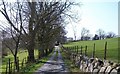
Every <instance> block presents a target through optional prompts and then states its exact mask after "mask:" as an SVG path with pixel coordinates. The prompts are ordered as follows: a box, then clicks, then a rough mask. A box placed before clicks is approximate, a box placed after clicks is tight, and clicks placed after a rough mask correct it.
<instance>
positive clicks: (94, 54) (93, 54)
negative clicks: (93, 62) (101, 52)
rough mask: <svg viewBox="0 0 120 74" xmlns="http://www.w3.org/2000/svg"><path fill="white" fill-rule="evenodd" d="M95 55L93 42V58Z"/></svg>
mask: <svg viewBox="0 0 120 74" xmlns="http://www.w3.org/2000/svg"><path fill="white" fill-rule="evenodd" d="M94 57H95V43H94V46H93V58H94Z"/></svg>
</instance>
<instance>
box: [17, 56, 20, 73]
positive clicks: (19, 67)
mask: <svg viewBox="0 0 120 74" xmlns="http://www.w3.org/2000/svg"><path fill="white" fill-rule="evenodd" d="M17 67H18V68H17V71H18V72H19V68H20V67H19V58H18V57H17Z"/></svg>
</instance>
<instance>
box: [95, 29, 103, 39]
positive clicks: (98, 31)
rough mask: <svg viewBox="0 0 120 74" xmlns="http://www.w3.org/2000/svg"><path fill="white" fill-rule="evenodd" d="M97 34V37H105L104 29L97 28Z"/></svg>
mask: <svg viewBox="0 0 120 74" xmlns="http://www.w3.org/2000/svg"><path fill="white" fill-rule="evenodd" d="M97 34H98V36H99V39H104V38H105V31H103V30H102V29H98V30H97Z"/></svg>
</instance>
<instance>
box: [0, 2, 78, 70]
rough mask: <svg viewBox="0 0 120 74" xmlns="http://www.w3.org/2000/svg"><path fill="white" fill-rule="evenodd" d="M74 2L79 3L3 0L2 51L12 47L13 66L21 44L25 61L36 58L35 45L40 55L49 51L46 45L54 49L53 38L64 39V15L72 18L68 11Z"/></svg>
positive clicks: (31, 60)
mask: <svg viewBox="0 0 120 74" xmlns="http://www.w3.org/2000/svg"><path fill="white" fill-rule="evenodd" d="M74 5H78V4H77V3H74V2H69V1H67V0H65V1H64V2H61V1H54V0H52V1H45V2H42V1H37V0H32V2H30V1H29V0H24V1H23V2H20V1H19V0H17V1H16V2H6V1H4V0H2V4H1V9H0V13H1V14H2V15H3V16H4V17H5V19H6V21H7V23H4V24H5V25H6V26H7V27H2V42H3V51H4V50H5V49H6V48H8V49H9V50H10V51H11V53H12V54H13V56H14V61H15V64H16V68H17V66H18V65H17V63H18V62H17V54H18V51H19V49H20V48H24V49H27V51H28V62H35V57H34V49H35V48H37V49H38V50H39V57H43V56H45V55H47V54H48V49H49V50H52V49H53V47H54V43H55V41H57V40H59V41H64V37H65V34H66V31H65V23H66V21H65V19H66V18H68V17H69V18H71V19H74V17H73V16H72V17H71V15H70V14H69V13H68V12H69V11H70V8H71V7H72V6H74ZM72 15H73V14H72ZM67 22H68V21H67ZM62 39H63V40H62Z"/></svg>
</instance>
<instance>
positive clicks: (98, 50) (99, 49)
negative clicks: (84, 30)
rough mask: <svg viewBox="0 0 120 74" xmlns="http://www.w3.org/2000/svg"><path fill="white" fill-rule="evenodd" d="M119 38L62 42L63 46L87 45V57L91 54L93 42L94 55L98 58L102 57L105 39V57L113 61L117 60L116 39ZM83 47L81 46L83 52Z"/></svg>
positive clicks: (117, 42) (117, 41)
mask: <svg viewBox="0 0 120 74" xmlns="http://www.w3.org/2000/svg"><path fill="white" fill-rule="evenodd" d="M118 39H120V38H110V39H103V40H93V41H78V42H70V43H67V44H64V47H72V46H79V49H80V47H81V46H82V47H85V46H88V49H87V55H88V56H89V57H91V56H92V51H93V45H94V43H95V45H96V46H95V56H96V57H98V58H101V59H103V57H104V48H105V42H106V41H107V44H108V45H107V59H108V60H112V61H114V62H118V51H119V50H118V49H119V47H118V46H119V45H118V44H119V43H120V41H119V40H118ZM84 50H85V48H83V52H84Z"/></svg>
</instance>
